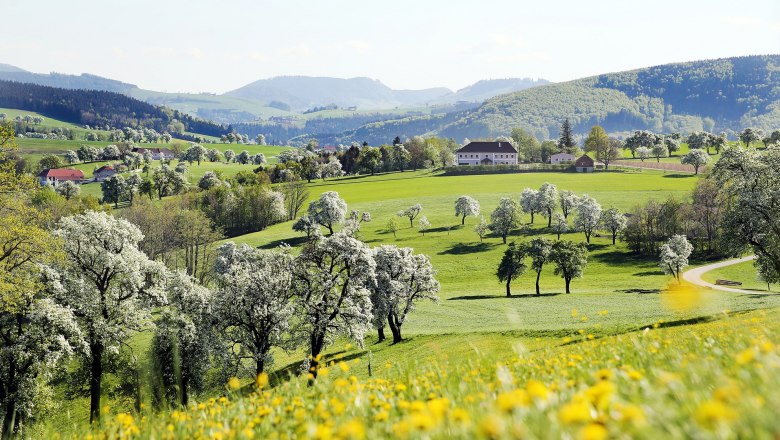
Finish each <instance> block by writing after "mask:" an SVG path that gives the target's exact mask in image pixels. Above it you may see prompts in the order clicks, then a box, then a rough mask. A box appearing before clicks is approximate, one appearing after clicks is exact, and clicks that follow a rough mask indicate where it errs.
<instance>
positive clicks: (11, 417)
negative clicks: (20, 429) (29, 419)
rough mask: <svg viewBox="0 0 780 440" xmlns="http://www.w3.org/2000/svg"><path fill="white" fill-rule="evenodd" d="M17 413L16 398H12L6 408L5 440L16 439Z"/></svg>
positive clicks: (4, 420)
mask: <svg viewBox="0 0 780 440" xmlns="http://www.w3.org/2000/svg"><path fill="white" fill-rule="evenodd" d="M17 417H18V415H17V413H16V398H15V397H13V398H11V400H10V402H8V404H7V405H6V406H5V415H4V416H3V436H2V438H3V440H5V439H11V438H14V434H15V429H14V428H15V427H16V426H18V423H17V422H18V421H17Z"/></svg>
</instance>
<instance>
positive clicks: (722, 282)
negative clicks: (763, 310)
mask: <svg viewBox="0 0 780 440" xmlns="http://www.w3.org/2000/svg"><path fill="white" fill-rule="evenodd" d="M715 284H717V285H718V286H741V285H742V283H740V282H739V281H729V280H715Z"/></svg>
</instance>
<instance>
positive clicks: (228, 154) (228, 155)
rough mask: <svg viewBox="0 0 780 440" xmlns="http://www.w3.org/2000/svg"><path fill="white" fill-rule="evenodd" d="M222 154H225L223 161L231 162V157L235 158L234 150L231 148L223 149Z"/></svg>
mask: <svg viewBox="0 0 780 440" xmlns="http://www.w3.org/2000/svg"><path fill="white" fill-rule="evenodd" d="M247 154H248V153H247ZM222 155H223V156H225V162H227V163H230V162H233V159H235V158H236V152H235V151H233V150H225V152H224V153H222Z"/></svg>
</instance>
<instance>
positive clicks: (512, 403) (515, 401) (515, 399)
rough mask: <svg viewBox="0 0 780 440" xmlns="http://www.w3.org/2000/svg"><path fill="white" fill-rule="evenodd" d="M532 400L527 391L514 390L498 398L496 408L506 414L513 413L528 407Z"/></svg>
mask: <svg viewBox="0 0 780 440" xmlns="http://www.w3.org/2000/svg"><path fill="white" fill-rule="evenodd" d="M529 403H531V399H530V397H529V395H528V392H527V391H525V390H512V391H510V392H508V393H501V394H499V395H498V396H496V406H497V407H498V408H499V409H500V410H501V411H504V412H512V411H514V409H515V408H519V407H521V406H528V404H529Z"/></svg>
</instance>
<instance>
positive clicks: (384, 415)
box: [374, 410, 390, 422]
mask: <svg viewBox="0 0 780 440" xmlns="http://www.w3.org/2000/svg"><path fill="white" fill-rule="evenodd" d="M389 418H390V413H388V412H387V411H385V410H382V411H379V412H378V413H376V414H374V421H375V422H384V421H385V420H387V419H389Z"/></svg>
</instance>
